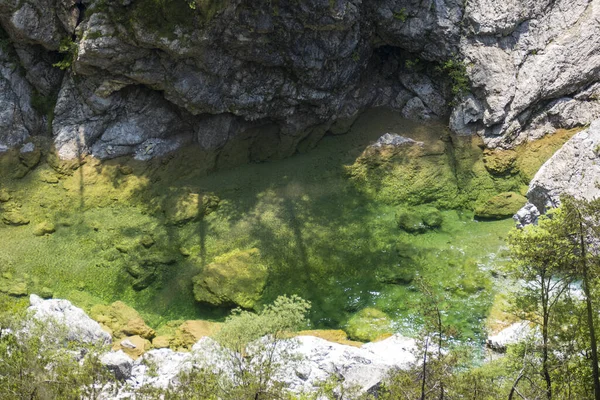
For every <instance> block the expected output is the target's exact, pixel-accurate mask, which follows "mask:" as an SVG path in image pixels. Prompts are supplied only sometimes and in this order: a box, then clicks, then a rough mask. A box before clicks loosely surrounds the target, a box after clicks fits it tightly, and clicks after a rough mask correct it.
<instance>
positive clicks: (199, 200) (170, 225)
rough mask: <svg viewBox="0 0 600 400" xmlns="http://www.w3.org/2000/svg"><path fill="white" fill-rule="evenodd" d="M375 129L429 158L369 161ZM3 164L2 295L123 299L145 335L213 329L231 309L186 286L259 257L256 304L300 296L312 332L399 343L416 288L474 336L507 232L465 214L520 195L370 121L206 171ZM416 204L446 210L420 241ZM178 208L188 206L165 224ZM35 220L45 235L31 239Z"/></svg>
mask: <svg viewBox="0 0 600 400" xmlns="http://www.w3.org/2000/svg"><path fill="white" fill-rule="evenodd" d="M386 132H394V133H398V134H401V135H406V136H409V137H412V138H414V139H415V140H419V141H423V142H424V143H425V145H424V151H425V152H426V153H425V154H417V155H415V157H416V159H415V158H410V157H409V158H407V157H406V154H405V153H401V152H395V153H394V152H392V153H390V154H388V155H386V157H387V158H386V159H385V160H384V161H385V162H383V163H380V164H379V165H376V163H373V162H372V160H371V159H368V158H367V157H366V156H365V149H366V148H367V146H368V145H369V144H370V143H372V142H373V141H375V140H376V139H377V138H378V137H379V136H381V135H382V134H383V133H386ZM564 137H566V135H565V136H564ZM561 140H562V139H561ZM564 140H566V139H564ZM564 140H562V141H563V142H564ZM559 143H560V140H557V141H556V143H555V144H554V146H555V147H558V146H559ZM549 147H550V146H549ZM519 151H524V150H519ZM547 153H548V152H543V157H539V158H538V159H537V161H536V162H537V163H538V164H539V165H541V163H542V162H543V161H544V160H543V158H544V157H545V158H547V157H549V156H550V155H551V154H552V153H551V152H549V153H548V154H547ZM10 156H11V155H10V154H9V155H7V156H6V157H4V158H5V161H3V163H4V164H2V165H3V166H4V168H2V167H1V166H0V171H1V172H0V173H2V176H3V180H2V183H1V187H0V189H1V190H5V191H6V193H7V194H8V196H9V197H10V199H9V200H8V201H6V202H3V203H0V207H1V209H2V216H3V215H5V214H7V213H9V212H10V213H16V214H18V215H20V216H22V217H23V218H24V219H27V220H28V221H29V223H28V224H25V225H21V226H9V225H6V224H0V238H1V239H2V240H0V273H2V274H3V277H2V279H3V280H4V281H5V282H6V284H7V285H11V284H17V283H18V284H19V285H21V287H22V286H23V285H24V286H25V288H26V292H30V293H31V292H40V291H41V290H45V291H51V292H52V293H53V294H54V296H55V297H63V298H67V299H70V300H72V301H74V302H75V303H76V304H79V305H81V306H82V307H84V308H86V309H88V310H89V309H90V308H91V307H92V306H93V305H94V304H97V303H110V302H113V301H115V300H122V301H124V302H125V303H127V304H128V305H130V306H132V307H134V308H136V309H137V310H138V311H139V312H140V314H141V315H142V316H143V317H144V318H145V319H146V321H147V322H148V324H149V325H151V326H153V327H154V328H160V327H161V326H162V325H164V324H166V322H168V321H169V320H182V319H197V318H207V319H219V318H222V317H223V316H224V315H225V314H226V313H227V310H222V309H218V308H214V307H209V306H207V305H206V304H199V303H197V302H195V301H194V293H193V288H192V281H193V278H194V277H195V276H196V275H197V274H198V273H199V272H200V271H201V270H202V269H203V268H204V267H205V266H206V265H208V264H210V263H212V262H214V260H215V259H216V258H217V257H219V256H222V255H223V254H226V253H229V252H233V251H236V250H238V249H239V250H249V249H252V248H256V249H258V250H259V251H260V254H261V257H262V259H263V262H264V264H265V266H266V267H268V269H269V277H268V282H267V285H266V288H265V290H264V293H263V296H262V300H261V301H262V302H263V303H265V302H270V301H272V300H273V299H274V298H276V297H277V296H278V295H280V294H299V295H300V296H302V297H305V298H306V299H308V300H310V301H311V302H312V303H313V307H312V315H311V317H312V318H311V319H312V322H313V324H314V325H315V327H332V328H338V327H345V326H346V324H347V323H348V321H349V320H350V319H351V318H352V316H353V315H355V314H356V313H357V312H359V311H361V310H363V309H366V308H371V309H377V310H379V311H382V312H385V313H386V314H387V315H388V316H389V317H390V318H391V320H392V321H393V325H394V328H395V329H400V330H402V331H404V332H409V331H410V330H411V329H412V328H413V327H414V326H415V325H418V323H419V319H418V316H417V315H415V310H416V304H417V303H418V302H419V300H420V299H421V298H422V295H421V294H420V293H419V290H418V288H417V286H416V285H415V284H414V278H415V277H417V276H419V277H421V278H423V279H425V280H427V281H428V282H432V283H433V285H434V286H435V287H437V289H438V290H439V291H440V292H442V293H443V294H444V295H445V296H446V297H447V299H448V300H447V305H448V308H449V311H448V314H449V316H450V318H451V319H452V320H453V322H455V323H456V325H458V326H459V327H460V329H461V331H462V332H463V333H464V334H465V335H467V336H473V335H476V334H477V333H478V332H479V331H480V329H481V321H482V320H483V319H484V318H485V316H486V313H487V310H488V308H489V307H490V305H491V303H492V300H493V293H492V292H493V290H492V288H491V280H490V279H491V272H490V270H493V268H494V266H495V265H496V263H497V261H496V258H495V257H496V254H498V251H499V250H500V249H501V247H502V246H503V245H504V236H505V235H506V233H507V232H508V230H509V229H510V228H511V226H512V221H510V220H503V221H495V222H476V221H474V220H473V215H472V213H471V212H470V211H468V208H471V209H472V208H474V207H475V204H476V203H477V202H483V201H486V200H487V199H489V198H491V197H493V196H495V195H497V194H499V193H501V192H506V191H510V190H513V191H514V190H516V191H522V187H523V186H524V185H526V183H527V181H526V179H525V178H524V177H523V176H522V175H523V171H522V170H521V169H519V165H520V164H519V159H516V161H514V162H513V164H514V165H512V166H510V168H511V169H510V170H508V171H507V168H505V169H503V170H502V168H500V167H498V168H500V169H501V172H498V171H497V170H498V168H495V169H493V171H494V173H490V172H489V171H488V170H487V169H486V164H485V162H484V160H485V159H486V157H487V158H490V157H492V156H491V155H485V156H484V154H483V151H482V150H481V149H480V147H479V146H478V142H477V140H475V139H457V138H452V137H451V136H450V135H449V134H448V133H447V131H446V130H445V129H444V128H443V127H441V126H439V125H419V124H416V123H413V122H409V121H406V120H402V119H401V118H398V117H397V116H396V115H395V114H393V113H392V112H389V111H385V110H373V111H371V112H368V113H367V114H365V116H363V117H361V118H360V119H359V120H358V121H357V123H356V124H355V125H354V128H353V129H352V131H351V132H350V133H349V134H347V135H343V136H330V137H326V138H325V139H323V140H322V141H321V143H320V144H319V146H318V147H317V148H316V149H314V150H312V151H310V152H308V153H306V154H297V155H295V156H293V157H291V158H288V159H285V160H281V161H276V162H271V163H264V164H249V165H244V166H240V167H237V168H234V169H230V170H223V171H216V172H213V173H211V174H208V175H207V174H206V172H207V170H209V169H210V168H211V165H213V163H214V162H215V157H214V155H207V154H203V153H201V152H199V151H197V150H194V149H185V150H182V151H181V152H179V153H176V154H173V155H171V156H169V157H166V158H164V159H161V160H153V161H151V162H149V163H145V164H144V163H136V162H133V161H131V160H116V161H110V162H106V163H99V162H98V161H97V160H93V159H90V158H88V159H86V160H85V163H84V164H83V165H81V166H80V167H78V168H69V165H66V166H65V165H62V168H56V167H58V166H61V165H59V164H57V163H56V161H54V162H53V163H52V164H53V165H54V167H55V168H54V169H53V168H51V167H50V166H49V165H48V164H47V163H42V164H41V165H39V166H38V167H37V168H35V169H33V170H31V171H29V173H27V175H25V177H24V178H21V179H13V178H12V177H13V176H14V167H12V166H11V165H13V164H14V163H13V164H11V163H10V162H8V161H6V160H7V159H8V158H10ZM13 156H14V155H13ZM217 161H218V160H217ZM528 162H529V163H530V164H531V163H533V164H535V162H533V161H531V160H528ZM217 163H218V162H217ZM507 163H508V164H511V162H510V160H509V161H507ZM488 164H490V163H489V162H488ZM497 164H499V163H495V164H494V166H495V167H497ZM500 164H502V163H500ZM504 164H506V163H504ZM539 165H538V167H539ZM19 168H21V167H19ZM528 168H530V169H531V167H530V166H529V164H528ZM490 169H491V170H492V168H490ZM528 171H529V170H528ZM429 176H434V177H435V179H433V180H431V179H428V178H427V177H429ZM421 178H423V179H425V178H427V179H425V180H423V179H421ZM190 199H191V200H190ZM423 202H426V203H429V204H430V205H434V206H437V207H439V208H440V209H442V212H441V215H442V217H443V218H442V224H441V226H440V227H439V228H436V229H430V230H427V231H425V233H420V234H414V233H409V232H405V231H403V230H401V229H399V228H398V224H397V221H396V214H397V212H398V210H399V209H400V208H402V207H406V206H418V205H419V204H421V203H423ZM178 204H184V207H183V208H180V209H178V210H175V211H177V212H174V207H179V206H178ZM190 204H192V207H190ZM196 206H197V207H198V209H197V210H194V207H196ZM448 208H458V209H459V210H460V209H467V211H456V210H452V209H448ZM11 215H15V214H11ZM179 216H181V218H179ZM40 224H51V225H52V226H53V227H54V230H55V232H53V233H50V232H48V234H44V235H42V236H35V235H34V231H35V230H36V227H37V226H39V225H40ZM1 283H2V282H0V284H1Z"/></svg>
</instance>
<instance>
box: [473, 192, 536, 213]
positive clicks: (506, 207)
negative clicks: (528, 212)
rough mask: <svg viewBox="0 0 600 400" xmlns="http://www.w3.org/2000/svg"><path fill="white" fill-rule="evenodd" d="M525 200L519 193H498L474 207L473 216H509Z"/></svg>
mask: <svg viewBox="0 0 600 400" xmlns="http://www.w3.org/2000/svg"><path fill="white" fill-rule="evenodd" d="M526 202H527V199H526V198H525V197H523V196H522V195H520V194H519V193H514V192H505V193H500V194H499V195H496V196H494V197H491V198H489V199H487V200H486V201H485V202H483V203H482V204H479V205H478V206H477V207H475V217H477V218H483V219H501V218H509V217H512V216H513V215H514V214H515V213H516V212H517V211H519V209H520V208H521V207H523V205H524V204H525V203H526Z"/></svg>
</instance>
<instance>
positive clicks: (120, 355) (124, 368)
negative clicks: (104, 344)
mask: <svg viewBox="0 0 600 400" xmlns="http://www.w3.org/2000/svg"><path fill="white" fill-rule="evenodd" d="M100 362H101V363H102V365H104V366H105V367H106V368H108V369H109V370H110V371H112V372H113V374H115V378H117V379H118V380H120V381H125V380H127V379H129V378H130V377H131V371H132V368H133V360H132V359H131V358H130V357H129V356H128V355H127V354H125V353H124V352H123V351H122V350H119V351H111V352H110V353H106V354H104V355H103V356H102V357H101V358H100Z"/></svg>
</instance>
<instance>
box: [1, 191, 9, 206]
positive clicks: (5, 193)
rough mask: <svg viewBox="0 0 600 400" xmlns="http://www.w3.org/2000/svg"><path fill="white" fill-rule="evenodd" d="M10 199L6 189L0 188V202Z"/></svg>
mask: <svg viewBox="0 0 600 400" xmlns="http://www.w3.org/2000/svg"><path fill="white" fill-rule="evenodd" d="M10 199H11V195H10V193H9V192H8V190H6V189H0V203H6V202H7V201H9V200H10Z"/></svg>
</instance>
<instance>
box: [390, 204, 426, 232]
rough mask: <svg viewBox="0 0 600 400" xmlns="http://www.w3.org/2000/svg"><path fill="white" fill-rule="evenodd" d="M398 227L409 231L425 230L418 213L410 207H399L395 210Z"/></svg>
mask: <svg viewBox="0 0 600 400" xmlns="http://www.w3.org/2000/svg"><path fill="white" fill-rule="evenodd" d="M396 224H397V225H398V228H400V229H402V230H403V231H406V232H410V233H420V232H424V231H426V230H427V227H426V226H425V224H424V223H423V219H422V218H421V216H420V215H418V214H416V213H415V212H414V210H412V209H401V210H398V211H397V212H396Z"/></svg>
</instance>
